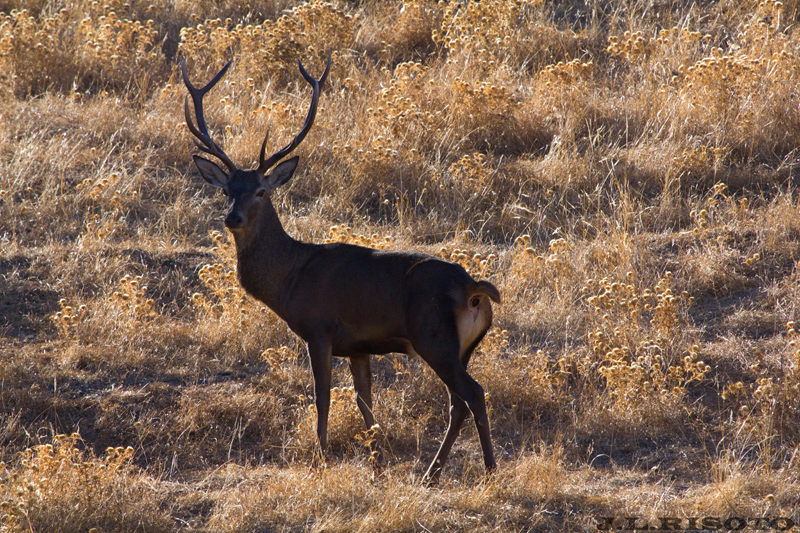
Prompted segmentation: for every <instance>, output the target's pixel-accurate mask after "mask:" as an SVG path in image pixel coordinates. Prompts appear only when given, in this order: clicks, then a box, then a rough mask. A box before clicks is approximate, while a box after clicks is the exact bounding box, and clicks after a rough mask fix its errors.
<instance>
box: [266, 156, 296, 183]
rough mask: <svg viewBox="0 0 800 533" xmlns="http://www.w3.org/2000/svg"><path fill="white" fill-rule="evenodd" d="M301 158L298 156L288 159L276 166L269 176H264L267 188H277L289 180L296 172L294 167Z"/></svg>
mask: <svg viewBox="0 0 800 533" xmlns="http://www.w3.org/2000/svg"><path fill="white" fill-rule="evenodd" d="M299 159H300V158H299V157H298V156H294V157H293V158H291V159H287V160H286V161H284V162H282V163H281V164H279V165H278V166H277V167H275V170H273V171H272V172H270V173H269V175H268V176H266V177H264V185H265V186H266V187H267V189H269V190H272V189H275V188H277V187H280V186H281V185H283V184H284V183H286V182H287V181H289V178H291V177H292V174H294V169H295V168H297V161H298V160H299Z"/></svg>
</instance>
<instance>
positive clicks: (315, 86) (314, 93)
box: [258, 52, 331, 173]
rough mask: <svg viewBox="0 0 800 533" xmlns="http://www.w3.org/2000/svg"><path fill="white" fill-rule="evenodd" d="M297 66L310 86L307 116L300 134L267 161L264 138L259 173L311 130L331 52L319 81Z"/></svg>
mask: <svg viewBox="0 0 800 533" xmlns="http://www.w3.org/2000/svg"><path fill="white" fill-rule="evenodd" d="M297 64H298V66H299V67H300V73H301V74H302V75H303V77H304V78H305V79H306V81H307V82H308V83H309V84H310V85H311V104H310V105H309V108H308V114H307V115H306V120H305V122H304V123H303V127H302V129H301V130H300V133H298V134H297V135H296V136H295V137H294V139H292V141H291V142H290V143H289V144H287V145H286V146H284V147H283V148H281V149H280V150H278V151H277V152H275V153H274V154H272V155H271V156H270V157H269V159H266V160H265V159H264V155H265V154H264V150H265V148H266V146H267V139H266V137H265V138H264V143H263V144H262V145H261V156H260V157H259V165H258V170H259V172H261V173H264V172H266V171H267V169H269V168H270V167H271V166H272V165H274V164H275V163H277V162H278V161H280V160H281V159H283V158H284V157H286V156H287V155H289V153H291V151H292V150H294V149H295V148H297V145H299V144H300V143H301V142H302V141H303V139H305V137H306V135H308V132H309V131H310V130H311V126H312V125H313V124H314V117H315V116H316V115H317V104H318V102H319V94H320V92H321V90H322V84H323V83H325V78H327V77H328V72H329V71H330V69H331V52H328V64H327V65H326V66H325V72H323V73H322V76H321V77H320V78H319V79H315V78H314V77H313V76H311V75H310V74H309V73H308V72H307V71H306V69H305V68H303V63H301V62H300V61H299V60H298V61H297ZM267 135H269V132H267Z"/></svg>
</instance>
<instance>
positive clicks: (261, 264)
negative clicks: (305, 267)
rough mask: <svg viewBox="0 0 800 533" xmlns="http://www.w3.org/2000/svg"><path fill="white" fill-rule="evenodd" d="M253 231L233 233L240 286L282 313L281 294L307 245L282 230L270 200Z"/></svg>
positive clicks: (307, 249) (281, 314) (301, 259)
mask: <svg viewBox="0 0 800 533" xmlns="http://www.w3.org/2000/svg"><path fill="white" fill-rule="evenodd" d="M264 204H265V205H264V208H263V210H262V211H261V213H260V216H259V218H258V220H255V221H253V222H254V224H253V229H252V231H249V232H247V233H246V234H239V235H237V234H234V239H235V241H236V256H237V263H238V264H237V271H238V275H239V281H240V282H241V284H242V287H244V289H245V290H246V291H247V292H248V293H249V294H251V295H252V296H254V297H255V298H257V299H259V300H261V301H262V302H264V303H265V304H266V305H267V306H268V307H269V308H270V309H272V310H273V311H275V312H276V313H277V314H278V315H280V316H283V305H282V296H283V294H285V291H286V289H287V288H288V287H290V285H291V280H292V276H293V274H294V272H296V271H297V269H298V268H299V267H300V266H301V265H302V264H303V263H304V262H305V259H306V257H307V253H308V251H309V248H310V246H309V245H308V244H306V243H302V242H300V241H297V240H295V239H293V238H291V237H290V236H289V235H288V234H287V233H286V231H284V229H283V226H282V225H281V221H280V219H279V218H278V213H277V212H276V211H275V208H274V207H273V205H272V202H270V201H266V202H265V203H264Z"/></svg>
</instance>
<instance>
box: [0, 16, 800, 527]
mask: <svg viewBox="0 0 800 533" xmlns="http://www.w3.org/2000/svg"><path fill="white" fill-rule="evenodd" d="M0 10H3V13H2V15H0V72H2V74H0V154H1V155H2V157H0V345H2V354H3V357H2V358H0V383H2V387H0V408H1V411H0V412H2V418H0V460H3V461H5V462H4V463H2V465H1V466H0V530H3V531H6V530H7V531H85V530H88V529H90V528H98V530H103V531H135V530H146V531H153V530H176V529H177V530H186V531H261V530H270V531H272V530H274V531H297V530H312V531H322V530H326V531H389V530H404V531H405V530H408V531H418V530H479V531H489V530H492V531H496V530H503V531H508V530H519V531H522V530H535V531H553V530H561V531H575V530H585V531H594V530H596V524H597V520H599V519H600V518H601V517H604V516H620V517H622V516H639V517H642V519H646V520H653V521H655V522H652V523H658V522H657V521H658V520H659V517H664V516H666V517H683V518H686V517H698V516H700V517H702V516H712V517H713V516H716V517H732V516H743V517H761V516H767V517H772V518H777V517H781V516H783V517H793V518H794V519H795V520H796V521H798V522H800V516H798V515H797V509H798V508H800V492H798V489H797V482H796V480H797V478H798V475H800V463H798V450H800V424H798V420H800V407H798V406H800V336H799V335H798V328H797V323H798V319H800V310H798V306H797V304H798V301H800V273H799V271H798V263H797V262H798V258H800V199H798V192H797V185H798V171H797V170H795V167H796V166H797V162H798V153H797V150H796V145H797V142H798V139H800V113H799V112H798V109H799V106H800V93H798V92H797V86H798V82H800V33H798V30H797V28H796V26H797V21H798V18H800V10H799V7H798V4H797V2H794V1H788V0H787V1H786V2H783V3H781V2H777V1H774V0H764V1H761V2H756V1H746V2H729V1H722V2H701V3H696V4H691V7H686V5H685V3H669V2H666V3H665V2H658V3H655V4H654V3H652V2H644V1H641V0H625V1H620V2H601V1H599V0H597V1H595V0H591V1H587V2H548V1H542V0H491V1H482V2H466V3H465V2H444V3H437V2H433V1H432V0H409V1H405V2H400V1H393V2H372V1H370V2H360V3H353V2H348V3H346V2H334V3H325V2H310V3H302V2H289V1H282V2H267V3H264V2H261V3H255V2H249V1H247V0H227V1H225V2H215V3H214V6H213V8H212V11H210V12H204V11H201V10H200V8H198V7H196V4H195V3H191V2H177V3H176V2H168V1H166V0H156V1H154V2H141V1H139V0H135V1H130V2H121V1H116V0H104V1H98V2H91V3H88V2H68V1H65V0H64V1H51V2H41V1H6V2H0ZM328 50H333V51H334V64H333V69H332V72H331V74H330V77H329V82H328V84H327V86H326V88H325V91H324V93H323V95H322V98H321V102H320V109H319V113H318V115H317V120H316V124H315V127H314V129H313V131H312V132H311V133H310V135H309V137H308V139H307V140H306V141H305V142H304V144H303V145H302V146H301V147H300V148H299V149H298V152H299V154H300V156H301V158H302V164H301V165H300V167H299V172H298V175H297V176H296V177H295V178H294V179H293V180H292V182H291V185H289V186H287V187H286V189H285V190H282V191H280V193H279V194H278V195H277V196H276V197H275V200H276V206H277V208H278V210H279V212H280V214H281V217H282V219H283V221H284V223H285V225H286V227H287V230H288V231H289V232H290V233H291V234H293V235H294V236H296V237H299V238H302V239H306V240H313V241H316V242H322V241H326V240H327V241H347V242H355V243H359V244H364V245H368V246H373V247H379V248H400V249H415V250H421V251H425V252H428V253H431V254H433V255H438V256H440V257H443V258H445V259H448V260H452V261H456V262H459V263H460V264H462V265H463V266H464V267H465V268H467V269H468V270H469V271H470V272H472V273H473V275H475V276H477V277H481V278H488V279H491V280H492V281H493V282H494V283H495V284H496V285H497V286H498V287H499V288H500V290H501V292H502V294H503V297H504V303H503V305H501V306H498V307H496V320H495V327H494V328H493V329H492V330H491V331H490V332H489V334H488V335H487V337H486V339H485V340H484V341H483V343H482V344H481V345H480V348H479V349H478V351H477V352H476V354H475V356H474V357H473V359H472V363H471V365H472V366H471V368H472V371H473V373H474V375H475V377H476V379H478V381H479V382H480V383H482V384H483V385H484V388H485V389H486V391H487V405H488V407H489V410H490V417H491V420H492V430H493V437H494V441H495V445H496V447H497V451H498V452H499V453H498V455H499V463H500V465H499V470H498V472H497V473H496V474H495V475H494V476H492V477H491V478H488V479H487V478H485V477H484V475H483V472H482V467H481V465H480V454H479V447H478V444H477V435H476V432H475V430H474V427H473V426H471V425H469V424H468V425H467V426H466V427H465V429H464V431H463V435H462V436H461V438H460V439H459V440H458V442H457V443H456V447H455V449H454V451H453V457H452V458H451V460H450V462H449V464H448V466H447V468H446V470H445V473H444V475H443V478H442V484H441V485H440V486H439V487H436V488H424V487H422V486H421V485H420V484H419V478H420V476H421V474H422V472H423V469H424V467H425V466H426V462H427V461H429V460H430V458H431V457H432V455H433V454H434V453H435V449H436V447H437V445H438V439H439V438H441V436H442V435H443V432H444V428H445V425H446V422H447V414H446V397H445V394H444V390H443V387H442V385H441V384H440V382H439V381H438V380H437V379H436V377H435V375H434V374H433V373H432V372H431V371H430V370H429V369H427V368H426V367H424V366H422V365H421V364H420V363H419V361H417V360H408V359H406V358H403V357H394V356H385V357H377V358H374V359H373V370H374V374H375V376H374V381H375V393H374V396H375V414H376V419H377V420H378V421H379V423H380V427H376V428H373V429H372V430H370V431H366V430H365V428H364V427H363V423H362V421H361V417H360V415H359V413H358V411H357V409H356V406H355V401H354V393H353V390H352V388H351V383H350V377H349V372H348V371H347V368H346V365H345V364H342V362H338V363H336V364H335V368H334V376H333V379H334V385H335V386H336V388H335V389H334V391H333V395H332V398H333V401H332V407H331V419H330V430H329V432H330V447H331V453H330V456H329V457H328V459H327V463H326V464H324V465H323V464H320V462H319V461H318V460H317V459H315V432H314V422H315V413H314V409H313V401H312V397H313V388H312V385H311V375H310V371H309V368H308V363H307V361H306V355H305V348H304V347H303V346H302V345H301V343H300V342H299V341H298V339H297V338H296V337H295V336H294V335H293V334H292V333H291V332H290V331H289V330H288V328H287V327H286V326H285V324H283V323H282V322H281V321H280V320H279V319H278V318H277V317H276V316H275V315H273V314H272V313H271V312H270V311H269V310H268V309H266V308H265V307H264V306H262V305H261V304H259V303H258V302H255V301H253V300H252V299H250V298H248V297H246V296H245V295H244V294H243V293H242V291H241V289H240V288H239V287H238V285H237V282H236V278H235V272H234V262H233V248H232V243H231V242H230V240H229V237H228V235H227V234H226V233H225V232H224V230H223V229H222V213H223V210H224V200H223V198H222V197H221V196H220V195H218V194H215V193H214V191H212V190H209V188H206V187H205V186H203V184H202V180H200V179H198V176H197V175H196V173H195V171H194V169H193V167H192V166H191V164H190V163H191V157H190V155H191V147H192V145H191V142H190V139H189V135H187V133H188V132H186V128H185V125H184V122H183V117H182V109H181V106H182V99H183V95H184V92H185V90H184V88H183V86H182V84H181V83H180V79H179V77H178V75H177V68H176V60H177V59H178V58H179V57H180V56H182V55H184V54H185V55H187V56H189V58H190V60H189V68H190V71H191V76H192V77H193V78H194V79H198V80H201V79H204V78H208V77H209V76H210V74H211V73H212V72H214V71H216V70H217V69H218V68H219V67H220V66H221V64H222V63H223V61H225V60H227V59H229V58H233V59H234V66H233V68H232V69H231V71H230V72H229V74H228V76H227V77H226V78H225V79H224V80H223V81H222V83H220V86H219V87H218V88H216V89H215V90H214V94H213V97H211V98H209V99H208V100H209V101H208V106H207V107H208V109H207V112H206V115H207V116H208V117H209V120H210V122H211V127H212V128H213V129H214V130H215V131H216V132H217V133H218V136H219V137H220V138H221V139H222V144H224V146H225V148H226V152H227V153H228V154H229V155H230V156H231V157H232V158H233V159H234V160H235V161H236V162H237V163H239V164H240V165H242V166H247V165H250V164H252V163H253V162H254V161H255V157H256V154H257V151H258V147H259V143H260V141H261V139H262V135H263V132H264V131H265V129H266V128H267V126H268V124H269V125H270V126H271V132H272V134H271V137H272V139H273V141H272V143H274V144H275V145H280V144H281V143H283V142H285V141H286V140H287V139H288V138H290V137H291V136H292V135H293V134H294V132H295V131H296V130H297V128H298V127H299V122H300V121H301V120H302V118H303V116H304V114H305V111H306V106H307V100H308V91H307V87H305V86H304V85H303V83H302V80H301V78H300V76H299V75H298V73H297V70H296V66H295V61H296V60H297V59H298V58H300V59H302V60H303V62H304V64H305V65H306V66H307V67H308V69H309V71H310V72H312V73H314V72H318V71H319V70H320V69H321V66H322V64H323V61H324V57H325V54H326V52H327V51H328ZM78 433H79V434H80V436H78V435H77V434H78ZM73 434H76V435H73ZM65 435H72V436H65ZM372 443H377V444H379V446H380V447H381V449H382V450H383V452H384V453H383V455H384V456H385V458H386V461H387V464H386V465H385V467H384V468H383V469H376V468H375V464H374V461H373V459H374V457H373V456H372V455H371V454H370V447H371V444H372ZM723 519H724V518H723ZM684 525H686V523H685V522H684Z"/></svg>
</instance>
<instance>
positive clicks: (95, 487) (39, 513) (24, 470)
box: [0, 434, 172, 532]
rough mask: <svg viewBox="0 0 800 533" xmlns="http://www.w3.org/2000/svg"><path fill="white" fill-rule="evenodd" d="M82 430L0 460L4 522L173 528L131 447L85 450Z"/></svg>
mask: <svg viewBox="0 0 800 533" xmlns="http://www.w3.org/2000/svg"><path fill="white" fill-rule="evenodd" d="M82 448H83V442H82V440H81V438H80V436H79V435H78V434H72V435H56V436H55V437H54V438H53V443H52V444H42V445H39V446H35V447H33V448H29V449H27V450H25V451H23V452H22V453H21V454H20V459H19V461H18V462H17V464H14V465H6V464H2V465H0V477H2V483H1V484H0V487H2V489H0V492H2V495H0V498H2V502H0V524H2V525H3V527H4V528H10V530H13V531H53V532H59V531H88V530H89V529H91V528H100V529H103V530H109V531H112V530H113V531H140V530H146V531H170V530H171V527H172V521H171V520H170V519H169V518H168V517H167V516H166V515H165V514H164V513H163V511H162V510H161V509H160V506H159V501H158V498H157V493H156V489H155V487H154V486H153V485H152V484H151V483H150V481H149V480H148V479H147V478H145V477H144V476H142V474H140V473H139V471H138V469H137V468H135V467H134V466H132V465H131V459H132V457H133V448H130V447H128V448H122V447H118V448H108V449H107V450H106V454H105V456H103V457H96V456H95V455H94V454H93V453H91V452H87V451H83V450H82Z"/></svg>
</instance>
